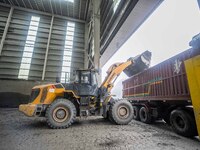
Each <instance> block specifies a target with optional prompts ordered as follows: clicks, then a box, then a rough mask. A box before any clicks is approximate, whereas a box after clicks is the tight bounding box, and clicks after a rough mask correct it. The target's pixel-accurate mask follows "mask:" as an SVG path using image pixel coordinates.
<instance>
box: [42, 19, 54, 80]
mask: <svg viewBox="0 0 200 150" xmlns="http://www.w3.org/2000/svg"><path fill="white" fill-rule="evenodd" d="M53 20H54V15H53V16H52V18H51V25H50V29H49V36H48V41H47V48H46V53H45V59H44V67H43V72H42V80H44V78H45V72H46V66H47V58H48V53H49V45H50V40H51V32H52V28H53Z"/></svg>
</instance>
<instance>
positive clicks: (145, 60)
mask: <svg viewBox="0 0 200 150" xmlns="http://www.w3.org/2000/svg"><path fill="white" fill-rule="evenodd" d="M129 60H132V62H133V63H132V65H130V66H128V67H127V68H126V69H125V70H124V73H125V74H126V75H127V76H128V77H131V76H133V75H135V74H138V73H140V72H142V71H143V70H145V69H147V68H149V66H150V62H151V52H149V51H145V52H144V53H142V54H140V55H138V56H136V57H131V58H129Z"/></svg>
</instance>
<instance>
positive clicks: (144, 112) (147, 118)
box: [139, 106, 152, 124]
mask: <svg viewBox="0 0 200 150" xmlns="http://www.w3.org/2000/svg"><path fill="white" fill-rule="evenodd" d="M139 116H140V121H141V122H143V123H147V124H150V123H152V117H151V114H150V112H149V110H148V109H147V108H146V107H144V106H143V107H142V108H140V111H139Z"/></svg>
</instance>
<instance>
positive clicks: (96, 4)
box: [92, 0, 101, 69]
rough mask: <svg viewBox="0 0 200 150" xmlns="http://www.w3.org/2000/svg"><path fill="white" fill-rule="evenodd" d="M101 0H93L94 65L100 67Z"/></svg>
mask: <svg viewBox="0 0 200 150" xmlns="http://www.w3.org/2000/svg"><path fill="white" fill-rule="evenodd" d="M100 2H101V1H100V0H93V14H92V15H93V20H94V21H93V23H94V65H95V66H94V67H95V69H99V67H100Z"/></svg>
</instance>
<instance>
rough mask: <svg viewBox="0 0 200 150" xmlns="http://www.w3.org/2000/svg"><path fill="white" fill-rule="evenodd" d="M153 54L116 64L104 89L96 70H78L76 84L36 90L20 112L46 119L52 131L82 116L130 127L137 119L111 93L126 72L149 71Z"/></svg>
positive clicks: (33, 90) (129, 107)
mask: <svg viewBox="0 0 200 150" xmlns="http://www.w3.org/2000/svg"><path fill="white" fill-rule="evenodd" d="M150 60H151V53H150V52H149V51H145V52H144V53H142V54H141V55H138V56H136V57H134V58H130V59H128V60H127V61H126V62H123V63H115V64H113V65H112V66H111V67H110V68H109V69H108V71H107V77H106V78H105V80H104V81H103V83H102V84H101V86H100V87H98V84H97V78H96V74H97V71H95V70H92V69H90V70H77V71H76V72H75V81H74V82H72V83H55V84H47V85H39V86H35V87H33V89H32V92H31V96H30V103H28V104H22V105H20V106H19V110H20V111H21V112H23V113H24V114H25V115H27V116H40V117H46V120H47V123H48V125H49V126H50V127H51V128H54V129H58V128H67V127H69V126H70V125H71V124H72V123H73V122H74V120H75V118H76V117H79V116H103V117H104V118H109V120H110V121H112V122H113V123H115V124H120V125H125V124H128V123H129V122H130V121H131V120H132V118H133V108H132V105H131V103H130V102H128V101H127V100H125V99H117V100H116V99H114V98H112V95H111V93H110V91H111V89H112V88H113V84H114V81H115V80H116V78H117V77H118V76H119V75H120V73H121V72H122V71H124V72H125V73H126V74H127V75H128V76H132V75H134V74H136V73H139V72H141V71H143V70H144V69H146V68H148V67H149V64H150Z"/></svg>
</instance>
